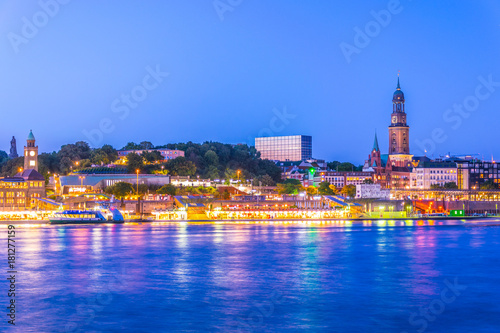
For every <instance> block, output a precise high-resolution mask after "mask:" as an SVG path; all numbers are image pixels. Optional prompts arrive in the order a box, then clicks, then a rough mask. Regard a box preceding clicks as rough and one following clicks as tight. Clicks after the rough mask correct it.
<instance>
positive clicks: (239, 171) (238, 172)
mask: <svg viewBox="0 0 500 333" xmlns="http://www.w3.org/2000/svg"><path fill="white" fill-rule="evenodd" d="M236 173H237V174H238V182H239V181H240V173H241V170H238V171H236Z"/></svg>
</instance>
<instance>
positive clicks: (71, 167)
mask: <svg viewBox="0 0 500 333" xmlns="http://www.w3.org/2000/svg"><path fill="white" fill-rule="evenodd" d="M161 148H167V149H178V150H182V151H184V154H185V157H182V156H181V157H178V158H175V159H171V160H167V161H163V156H161V154H160V152H158V151H156V150H155V149H161ZM144 149H151V150H153V151H150V152H143V153H142V154H141V155H138V154H135V153H131V154H128V155H127V165H126V168H127V171H128V172H129V173H135V172H136V170H140V172H141V173H164V174H170V175H173V176H199V177H200V178H204V179H207V178H210V179H237V178H239V179H240V180H246V179H253V180H254V182H256V183H257V184H262V185H263V186H271V185H275V184H276V182H279V181H280V178H281V170H280V168H279V167H278V166H276V165H275V164H274V163H273V162H272V161H268V160H262V159H260V153H258V152H257V151H256V150H255V148H254V147H251V146H248V145H245V144H238V145H231V144H224V143H219V142H205V143H203V144H198V143H193V142H187V143H175V144H168V145H163V146H154V145H153V144H152V143H151V142H148V141H143V142H141V143H139V144H136V143H133V142H129V143H127V145H125V147H123V148H122V150H144ZM117 159H118V153H117V150H116V149H115V148H113V147H112V146H111V145H104V146H102V147H101V148H96V149H92V148H90V147H89V145H88V144H87V143H86V142H83V141H79V142H76V143H74V144H66V145H63V146H62V147H61V149H60V150H59V151H54V152H51V153H41V154H39V156H38V171H39V172H40V173H41V174H42V175H44V176H45V177H46V178H48V177H49V176H50V175H52V174H61V175H66V174H68V173H70V172H76V171H79V170H80V171H82V170H85V169H87V168H90V167H92V165H100V166H104V165H108V164H110V163H113V162H115V161H116V160H117ZM23 165H24V157H23V156H20V157H17V158H14V159H9V158H8V155H7V154H6V153H5V152H3V151H0V168H1V169H0V170H1V175H2V176H4V177H5V176H13V175H15V174H16V173H17V172H18V171H19V169H20V168H22V167H23ZM100 171H103V170H100Z"/></svg>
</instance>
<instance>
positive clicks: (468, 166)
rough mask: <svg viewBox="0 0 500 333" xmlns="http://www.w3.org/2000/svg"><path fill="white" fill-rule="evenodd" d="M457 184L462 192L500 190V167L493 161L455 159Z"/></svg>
mask: <svg viewBox="0 0 500 333" xmlns="http://www.w3.org/2000/svg"><path fill="white" fill-rule="evenodd" d="M454 161H455V162H456V164H457V184H458V188H459V189H463V190H480V189H489V190H495V189H496V190H498V189H500V167H499V164H498V163H496V162H494V161H480V160H477V159H468V160H466V159H455V160H454Z"/></svg>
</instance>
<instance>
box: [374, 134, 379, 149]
mask: <svg viewBox="0 0 500 333" xmlns="http://www.w3.org/2000/svg"><path fill="white" fill-rule="evenodd" d="M373 150H374V151H380V149H379V148H378V140H377V132H375V140H373Z"/></svg>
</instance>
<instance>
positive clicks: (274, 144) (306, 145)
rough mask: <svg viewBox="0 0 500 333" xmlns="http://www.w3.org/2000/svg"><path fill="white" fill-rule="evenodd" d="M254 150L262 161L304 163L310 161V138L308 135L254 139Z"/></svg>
mask: <svg viewBox="0 0 500 333" xmlns="http://www.w3.org/2000/svg"><path fill="white" fill-rule="evenodd" d="M255 149H257V151H259V152H260V157H261V158H262V159H268V160H276V161H305V160H309V159H312V137H311V136H308V135H290V136H269V137H262V138H255Z"/></svg>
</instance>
